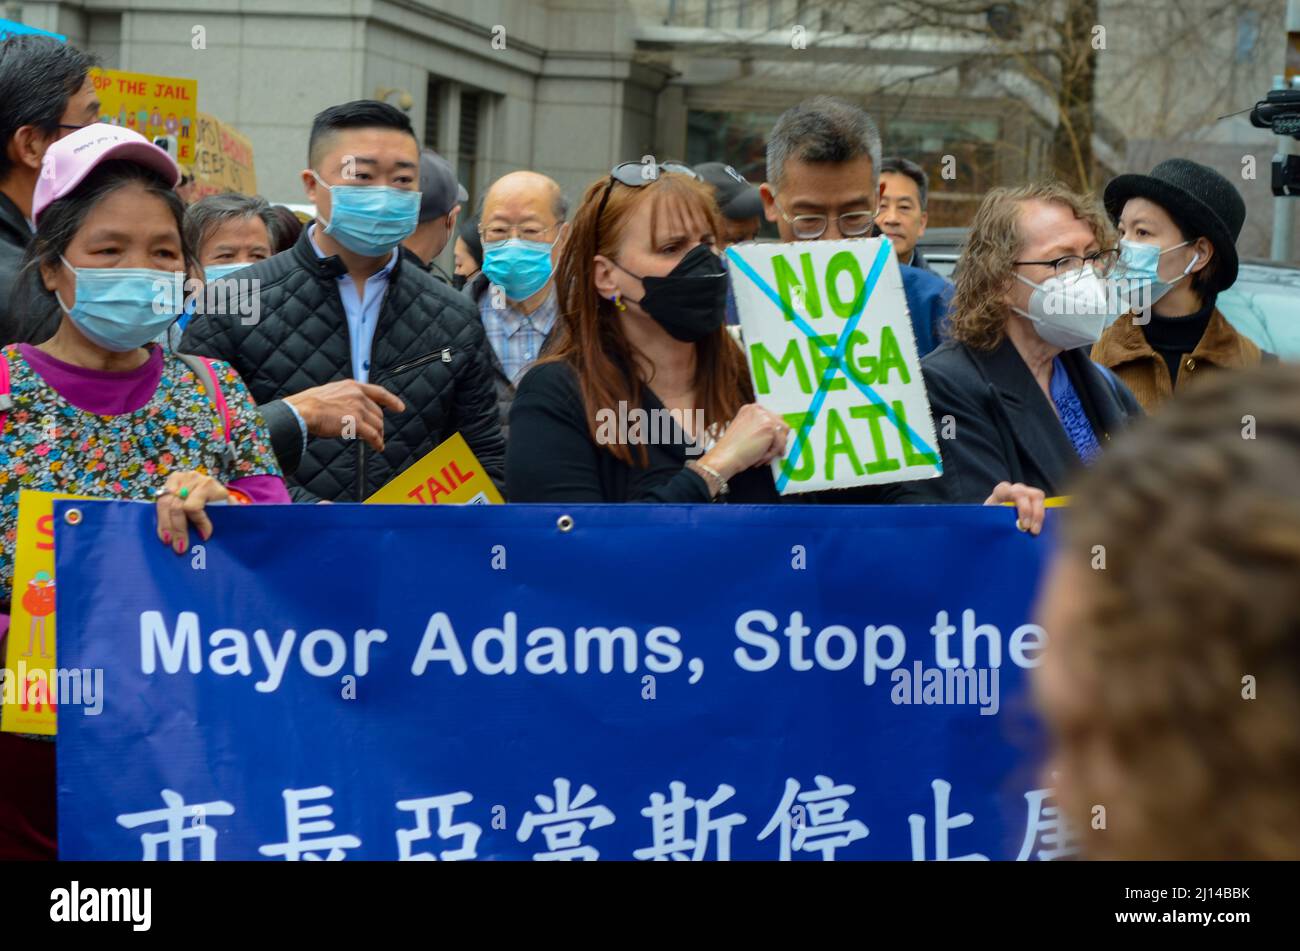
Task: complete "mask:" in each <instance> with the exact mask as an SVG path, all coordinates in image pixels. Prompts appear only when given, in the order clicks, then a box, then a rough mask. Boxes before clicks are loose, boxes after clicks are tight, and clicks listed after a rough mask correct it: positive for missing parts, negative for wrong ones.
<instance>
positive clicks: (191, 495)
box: [158, 471, 230, 555]
mask: <svg viewBox="0 0 1300 951" xmlns="http://www.w3.org/2000/svg"><path fill="white" fill-rule="evenodd" d="M229 497H230V495H229V493H228V492H227V491H226V487H225V486H223V485H222V484H221V483H220V482H218V481H217V480H216V479H214V478H212V477H211V476H206V475H203V474H202V473H201V472H192V471H191V472H173V473H172V474H171V475H170V476H168V477H167V483H166V485H164V486H163V489H162V491H161V492H159V493H158V538H159V539H160V540H161V541H162V543H163V544H164V545H167V546H168V547H170V548H171V549H172V550H173V551H175V552H176V554H178V555H183V554H185V552H187V551H188V550H189V523H190V522H193V523H194V527H195V528H196V529H198V532H199V537H201V538H202V539H203V540H204V541H207V540H208V539H209V538H211V537H212V522H211V520H209V519H208V516H207V513H206V512H204V510H203V508H204V506H205V505H207V504H209V503H211V502H225V501H227V499H228V498H229Z"/></svg>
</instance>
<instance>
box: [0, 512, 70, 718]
mask: <svg viewBox="0 0 1300 951" xmlns="http://www.w3.org/2000/svg"><path fill="white" fill-rule="evenodd" d="M56 499H81V500H84V499H86V496H84V495H67V494H65V493H62V492H34V491H32V490H31V489H23V490H22V491H21V492H19V493H18V537H17V539H16V541H15V544H14V585H13V592H12V594H11V595H10V600H11V606H10V612H9V633H8V634H7V635H6V636H5V679H4V688H3V697H2V698H0V700H2V705H0V730H3V731H4V732H6V733H37V734H40V735H42V736H54V734H55V711H56V710H57V709H58V704H59V701H60V696H59V688H60V686H62V685H63V684H65V683H68V684H69V685H70V686H71V683H70V682H69V681H68V680H67V678H66V677H62V676H59V675H58V673H57V670H58V669H57V667H56V663H55V651H54V590H55V588H54V502H55V500H56ZM73 676H75V677H76V678H80V676H81V672H80V671H76V672H75V674H74V675H73ZM84 686H85V684H82V683H81V681H80V679H77V682H76V687H77V689H76V690H75V691H74V693H75V702H77V703H81V704H83V705H84V704H89V703H93V700H89V699H88V698H87V697H86V696H85V694H84V693H83V691H82V689H81V688H82V687H84ZM63 699H66V698H63Z"/></svg>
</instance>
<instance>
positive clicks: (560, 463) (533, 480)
mask: <svg viewBox="0 0 1300 951" xmlns="http://www.w3.org/2000/svg"><path fill="white" fill-rule="evenodd" d="M642 393H643V394H644V396H643V399H642V406H641V407H640V408H641V409H644V410H647V411H651V412H652V411H654V410H663V408H664V406H663V404H662V403H661V402H660V401H659V399H658V397H656V396H655V394H654V393H653V392H651V390H650V388H649V387H643V388H642ZM614 409H615V410H616V409H617V408H614ZM675 427H676V424H675V423H674V432H675V433H676V434H677V436H678V438H677V439H676V441H674V442H672V443H667V444H655V445H647V446H646V447H645V448H646V450H647V453H648V455H649V464H648V465H647V466H646V467H644V468H642V467H641V466H629V465H628V464H626V463H624V462H621V461H620V460H619V459H617V458H616V457H615V456H614V454H613V453H611V452H610V451H609V450H608V449H607V448H605V447H604V446H601V445H599V444H597V443H596V441H595V440H594V439H592V436H591V433H590V431H589V430H588V427H587V416H586V411H585V409H584V408H583V404H582V395H581V392H580V391H579V389H578V380H577V376H576V375H575V373H574V371H573V369H572V368H571V367H570V366H569V365H568V364H566V363H559V362H556V363H541V364H537V365H536V366H534V367H532V368H531V369H530V370H529V371H528V372H527V373H526V374H524V377H523V379H522V380H521V381H520V382H519V389H518V392H517V393H516V394H515V399H514V403H513V405H512V406H511V407H510V441H509V443H508V444H507V445H506V498H507V499H509V500H510V501H511V502H708V501H709V487H708V485H707V484H706V483H705V481H704V479H702V478H701V477H700V476H698V475H696V474H695V473H694V472H692V471H691V470H690V469H686V468H684V466H685V465H686V462H687V461H688V458H689V457H688V456H687V455H686V445H685V441H684V439H683V438H682V437H681V433H680V431H679V430H677V429H676V428H675ZM632 449H633V453H632V456H633V458H634V459H637V458H639V451H638V450H639V447H636V446H634V447H632ZM730 486H731V491H730V492H729V493H728V494H727V495H726V496H723V497H722V498H721V501H729V502H768V503H776V502H780V501H781V497H780V496H779V495H778V494H777V491H776V486H775V484H774V483H773V481H772V470H771V468H770V467H768V466H762V467H761V468H758V469H748V470H746V471H745V472H742V473H740V474H738V475H737V476H736V477H735V478H733V479H732V480H731V482H730Z"/></svg>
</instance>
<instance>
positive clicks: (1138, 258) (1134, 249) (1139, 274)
mask: <svg viewBox="0 0 1300 951" xmlns="http://www.w3.org/2000/svg"><path fill="white" fill-rule="evenodd" d="M1190 243H1191V242H1189V241H1183V242H1182V243H1181V244H1175V245H1174V246H1173V247H1172V248H1165V249H1164V250H1163V251H1162V250H1160V246H1159V245H1156V244H1139V243H1138V242H1136V241H1124V240H1121V241H1120V243H1119V267H1118V269H1117V272H1118V273H1117V276H1118V277H1121V278H1123V279H1124V280H1125V281H1126V282H1127V283H1128V285H1129V296H1130V299H1131V300H1133V301H1134V302H1137V301H1141V303H1142V304H1143V305H1144V306H1147V307H1149V306H1150V305H1152V304H1154V303H1155V302H1156V301H1158V300H1159V299H1160V298H1162V297H1164V296H1165V294H1167V293H1168V292H1169V291H1170V290H1171V289H1172V288H1173V286H1174V285H1175V284H1177V283H1178V282H1179V281H1181V280H1182V279H1183V278H1185V277H1186V276H1187V275H1188V274H1190V273H1192V268H1194V267H1196V262H1197V261H1199V260H1200V259H1201V256H1200V254H1199V253H1197V254H1194V255H1192V260H1191V263H1190V264H1188V265H1187V267H1186V269H1185V270H1184V271H1183V273H1182V274H1180V275H1179V276H1178V277H1176V278H1174V279H1173V280H1172V281H1169V282H1165V281H1162V280H1160V256H1161V255H1163V254H1168V253H1169V252H1170V251H1176V250H1178V249H1179V248H1182V247H1186V246H1187V245H1188V244H1190ZM1147 288H1149V289H1150V290H1149V294H1150V297H1149V298H1148V297H1146V296H1145V295H1146V294H1147V293H1148V292H1147V291H1146V290H1145V289H1147Z"/></svg>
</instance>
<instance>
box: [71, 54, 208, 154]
mask: <svg viewBox="0 0 1300 951" xmlns="http://www.w3.org/2000/svg"><path fill="white" fill-rule="evenodd" d="M90 76H91V79H92V80H93V81H94V83H95V92H96V93H98V94H99V103H100V106H99V121H100V122H107V123H110V124H111V125H120V126H125V127H126V128H128V129H134V130H135V131H136V132H139V133H140V134H141V135H143V136H144V137H145V138H146V139H149V140H150V141H153V140H154V139H156V138H160V137H163V136H170V137H171V138H172V139H174V140H175V142H176V152H175V153H174V154H173V155H172V158H174V159H175V160H176V161H178V162H180V163H181V164H182V165H185V166H189V165H192V164H193V163H194V134H195V132H196V131H197V126H198V103H199V83H198V80H195V79H183V78H181V77H179V76H153V75H150V74H149V73H128V72H126V71H124V70H120V69H92V70H91V71H90Z"/></svg>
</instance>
